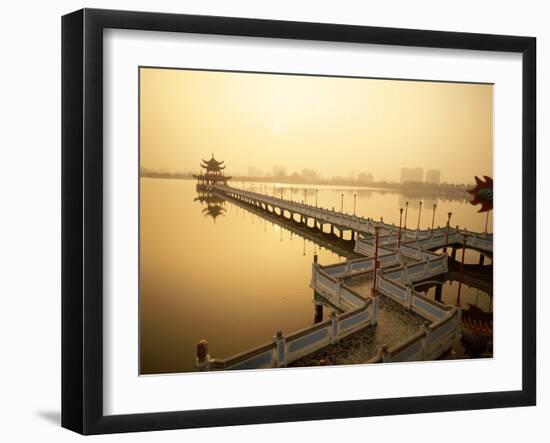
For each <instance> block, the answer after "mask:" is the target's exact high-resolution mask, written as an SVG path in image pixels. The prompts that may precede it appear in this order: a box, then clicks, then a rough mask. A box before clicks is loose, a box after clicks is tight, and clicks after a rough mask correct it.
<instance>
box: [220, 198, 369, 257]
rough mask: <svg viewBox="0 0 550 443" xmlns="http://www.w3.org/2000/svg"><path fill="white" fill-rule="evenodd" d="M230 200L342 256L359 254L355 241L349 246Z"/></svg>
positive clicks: (312, 230) (325, 235)
mask: <svg viewBox="0 0 550 443" xmlns="http://www.w3.org/2000/svg"><path fill="white" fill-rule="evenodd" d="M230 202H231V204H233V205H235V206H238V207H240V208H243V209H245V210H247V211H249V212H251V213H253V214H256V215H258V216H259V217H262V218H264V219H265V220H269V221H270V222H271V223H273V224H275V225H277V226H280V227H281V228H283V229H286V230H288V231H289V232H292V233H294V234H296V235H298V236H300V237H302V238H305V239H306V240H309V241H311V242H312V243H315V244H316V245H317V246H319V247H320V248H325V249H327V250H329V251H331V252H334V253H335V254H337V255H339V256H341V257H347V258H355V257H357V256H358V254H357V253H355V252H354V251H353V243H351V246H347V245H345V244H344V242H341V241H337V240H336V239H333V238H331V236H329V235H327V234H324V233H322V232H320V233H319V232H316V231H315V229H312V228H307V227H305V226H304V227H302V226H300V225H297V224H296V223H294V222H292V220H286V219H283V218H281V217H280V216H276V215H274V214H272V213H270V212H266V211H263V210H260V209H259V208H257V207H254V206H250V205H247V204H243V203H241V202H240V201H239V200H230Z"/></svg>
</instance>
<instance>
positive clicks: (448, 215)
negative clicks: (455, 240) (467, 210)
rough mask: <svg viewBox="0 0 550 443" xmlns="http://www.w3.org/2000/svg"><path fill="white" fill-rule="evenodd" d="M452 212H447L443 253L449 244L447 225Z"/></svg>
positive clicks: (449, 222) (449, 223)
mask: <svg viewBox="0 0 550 443" xmlns="http://www.w3.org/2000/svg"><path fill="white" fill-rule="evenodd" d="M451 215H453V213H452V212H447V230H446V231H445V254H446V253H447V246H449V226H450V225H451Z"/></svg>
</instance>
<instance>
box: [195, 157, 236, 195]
mask: <svg viewBox="0 0 550 443" xmlns="http://www.w3.org/2000/svg"><path fill="white" fill-rule="evenodd" d="M201 168H202V169H204V171H201V172H200V173H199V174H197V175H193V177H195V178H196V179H197V188H205V187H208V186H216V185H218V186H219V185H222V186H227V180H229V179H230V178H231V177H228V176H226V175H225V174H224V172H223V170H224V169H225V165H224V164H223V161H221V162H219V161H218V160H216V159H215V158H214V154H212V158H211V159H210V160H202V163H201Z"/></svg>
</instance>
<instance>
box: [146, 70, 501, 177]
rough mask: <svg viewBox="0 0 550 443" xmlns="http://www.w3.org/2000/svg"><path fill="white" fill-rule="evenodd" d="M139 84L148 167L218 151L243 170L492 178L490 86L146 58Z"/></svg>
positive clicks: (185, 167) (235, 170) (176, 166)
mask: <svg viewBox="0 0 550 443" xmlns="http://www.w3.org/2000/svg"><path fill="white" fill-rule="evenodd" d="M140 86H141V88H140V116H141V120H140V139H141V140H140V142H141V167H142V168H144V169H150V170H165V171H182V172H197V171H198V170H199V169H200V166H199V165H200V161H201V159H208V158H210V156H211V154H212V153H213V154H214V155H215V157H216V158H217V159H218V160H224V161H225V164H226V166H227V169H226V172H227V173H228V174H229V175H241V176H246V175H249V174H248V172H249V168H252V169H256V170H258V171H261V172H262V173H263V174H264V175H266V176H267V175H273V168H274V167H275V166H280V165H282V166H285V168H286V172H287V174H288V175H291V174H292V173H294V172H296V173H301V172H302V171H303V170H304V169H312V170H315V171H318V172H319V174H321V176H323V178H331V177H350V176H351V175H352V174H353V175H355V176H356V175H357V174H359V173H371V174H372V175H373V179H374V181H391V182H399V181H400V180H399V179H400V173H401V168H403V167H407V168H415V167H422V168H423V169H424V173H425V172H426V170H428V169H439V170H440V171H441V182H447V183H472V182H473V177H474V175H478V176H482V175H489V176H493V159H492V151H493V87H492V85H484V84H462V83H440V82H420V81H417V82H415V81H401V80H376V79H355V78H354V79H352V78H334V77H311V76H293V75H275V74H250V73H232V72H231V73H230V72H209V71H189V70H174V69H157V68H141V69H140Z"/></svg>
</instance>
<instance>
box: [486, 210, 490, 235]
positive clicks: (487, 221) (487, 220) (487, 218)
mask: <svg viewBox="0 0 550 443" xmlns="http://www.w3.org/2000/svg"><path fill="white" fill-rule="evenodd" d="M489 212H491V211H487V217H486V218H485V234H487V227H488V226H489Z"/></svg>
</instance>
